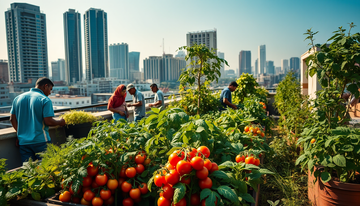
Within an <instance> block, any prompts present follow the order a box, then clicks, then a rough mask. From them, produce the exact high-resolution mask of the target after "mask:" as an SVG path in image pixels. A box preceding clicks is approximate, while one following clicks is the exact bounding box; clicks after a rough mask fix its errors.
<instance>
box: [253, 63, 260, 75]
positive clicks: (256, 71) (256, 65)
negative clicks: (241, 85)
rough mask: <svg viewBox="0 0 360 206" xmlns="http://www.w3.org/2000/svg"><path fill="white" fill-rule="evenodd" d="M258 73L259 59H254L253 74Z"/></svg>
mask: <svg viewBox="0 0 360 206" xmlns="http://www.w3.org/2000/svg"><path fill="white" fill-rule="evenodd" d="M258 74H259V59H256V60H255V69H254V76H255V77H256V75H258Z"/></svg>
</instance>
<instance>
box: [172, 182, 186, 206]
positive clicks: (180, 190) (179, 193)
mask: <svg viewBox="0 0 360 206" xmlns="http://www.w3.org/2000/svg"><path fill="white" fill-rule="evenodd" d="M173 188H175V191H174V203H175V204H176V203H178V202H179V201H180V200H181V199H182V198H184V197H185V194H186V186H185V184H183V183H177V184H176V185H174V186H173Z"/></svg>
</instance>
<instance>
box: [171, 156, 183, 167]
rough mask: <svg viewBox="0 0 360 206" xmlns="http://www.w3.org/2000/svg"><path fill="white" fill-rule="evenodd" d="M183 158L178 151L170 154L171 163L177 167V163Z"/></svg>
mask: <svg viewBox="0 0 360 206" xmlns="http://www.w3.org/2000/svg"><path fill="white" fill-rule="evenodd" d="M180 160H182V159H181V158H180V157H179V156H178V155H177V154H176V153H172V154H171V155H170V156H169V163H170V164H171V165H172V166H174V167H176V165H177V163H178V162H179V161H180Z"/></svg>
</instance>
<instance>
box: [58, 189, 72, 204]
mask: <svg viewBox="0 0 360 206" xmlns="http://www.w3.org/2000/svg"><path fill="white" fill-rule="evenodd" d="M70 199H71V194H70V192H69V191H65V192H63V193H61V194H60V196H59V200H60V201H61V202H70Z"/></svg>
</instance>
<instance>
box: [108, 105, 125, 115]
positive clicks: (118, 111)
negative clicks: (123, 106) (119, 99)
mask: <svg viewBox="0 0 360 206" xmlns="http://www.w3.org/2000/svg"><path fill="white" fill-rule="evenodd" d="M108 110H109V111H112V112H114V113H119V114H120V115H121V116H125V113H124V112H123V111H120V110H117V109H114V108H112V107H110V108H109V109H108Z"/></svg>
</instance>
